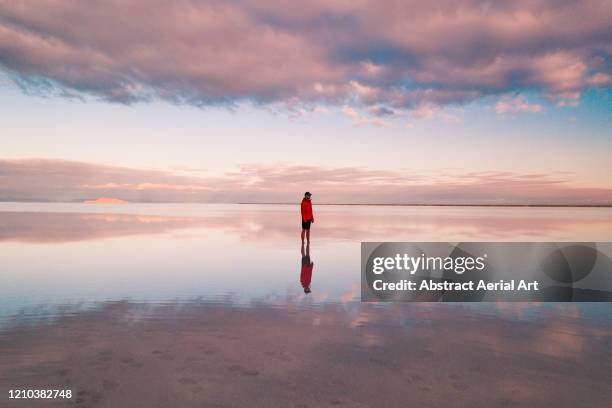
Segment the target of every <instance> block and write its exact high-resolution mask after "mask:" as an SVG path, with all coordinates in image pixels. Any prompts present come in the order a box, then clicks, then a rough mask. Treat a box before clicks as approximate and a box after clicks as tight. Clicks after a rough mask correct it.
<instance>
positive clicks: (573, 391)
mask: <svg viewBox="0 0 612 408" xmlns="http://www.w3.org/2000/svg"><path fill="white" fill-rule="evenodd" d="M315 211H316V223H315V224H314V225H313V229H312V244H311V246H310V257H311V260H312V261H313V263H314V267H313V277H312V283H311V288H312V293H311V294H310V295H306V294H304V293H303V290H302V287H301V285H300V269H301V260H302V253H301V248H300V246H301V245H300V238H299V235H300V218H299V208H298V206H297V205H296V206H295V207H293V206H284V205H283V206H280V205H279V206H275V205H183V204H181V205H161V204H142V205H141V204H129V205H85V204H23V203H4V204H0V259H2V265H1V267H0V268H1V269H0V274H1V277H2V285H1V286H0V354H1V355H2V356H3V364H2V367H1V368H0V392H2V398H4V396H5V395H6V390H8V389H9V388H14V387H24V386H30V387H34V386H37V385H38V386H40V385H55V386H62V387H71V388H72V389H74V390H75V393H78V395H77V396H76V397H75V399H73V400H72V401H70V404H72V403H76V404H77V405H78V406H100V407H106V406H113V407H114V406H131V407H133V406H143V407H144V406H146V407H151V406H159V407H166V406H171V405H176V406H194V407H195V406H198V407H199V406H215V407H232V406H247V405H248V406H255V407H257V406H261V407H270V406H283V407H286V406H296V407H298V406H299V407H304V406H313V407H314V406H317V407H318V406H340V405H343V406H351V407H353V406H371V407H378V406H405V405H406V403H407V401H419V405H422V406H442V405H444V406H513V405H517V406H524V405H529V406H534V405H535V406H538V405H540V406H547V405H556V406H605V404H606V401H610V400H612V391H611V388H610V387H609V384H610V383H612V377H611V374H610V373H611V372H612V340H611V338H612V324H611V320H612V319H610V316H612V313H611V312H612V308H611V307H610V305H609V304H501V303H500V304H470V305H467V304H465V305H462V304H457V305H450V304H376V305H364V304H361V303H360V302H359V277H360V272H359V268H360V266H359V260H360V256H359V251H360V242H361V241H438V240H441V241H453V242H454V241H611V240H612V209H607V208H490V207H487V208H478V207H474V208H470V207H370V206H367V207H352V206H351V207H346V206H319V207H315ZM0 401H2V402H3V403H4V402H6V403H7V404H9V405H10V406H24V405H23V403H21V404H19V403H18V402H16V401H8V400H0ZM45 403H46V404H45V405H40V406H65V405H66V404H67V402H66V401H45ZM0 405H1V404H0Z"/></svg>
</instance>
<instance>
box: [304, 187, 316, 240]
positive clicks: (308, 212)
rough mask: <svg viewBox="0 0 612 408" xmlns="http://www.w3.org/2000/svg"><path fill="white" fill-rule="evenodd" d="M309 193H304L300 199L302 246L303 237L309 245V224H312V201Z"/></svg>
mask: <svg viewBox="0 0 612 408" xmlns="http://www.w3.org/2000/svg"><path fill="white" fill-rule="evenodd" d="M311 196H312V194H310V192H308V191H307V192H306V193H304V198H303V199H302V245H304V236H306V241H307V242H308V244H310V224H312V223H313V222H314V215H313V214H312V201H310V197H311Z"/></svg>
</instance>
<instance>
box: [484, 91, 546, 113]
mask: <svg viewBox="0 0 612 408" xmlns="http://www.w3.org/2000/svg"><path fill="white" fill-rule="evenodd" d="M493 110H494V111H495V112H496V113H498V114H505V113H518V112H529V113H537V112H541V111H542V105H539V104H537V103H534V104H530V103H528V102H527V101H526V100H525V98H523V97H522V96H521V95H518V96H515V97H503V98H501V99H500V100H499V102H497V103H496V104H495V106H494V107H493Z"/></svg>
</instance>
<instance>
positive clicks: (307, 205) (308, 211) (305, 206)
mask: <svg viewBox="0 0 612 408" xmlns="http://www.w3.org/2000/svg"><path fill="white" fill-rule="evenodd" d="M308 220H310V221H313V222H314V215H312V202H311V201H310V200H307V199H305V198H304V199H302V221H304V222H306V221H308Z"/></svg>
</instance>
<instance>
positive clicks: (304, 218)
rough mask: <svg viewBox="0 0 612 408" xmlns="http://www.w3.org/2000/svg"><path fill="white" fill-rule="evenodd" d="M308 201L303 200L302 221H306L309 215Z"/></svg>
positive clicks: (301, 206) (301, 208)
mask: <svg viewBox="0 0 612 408" xmlns="http://www.w3.org/2000/svg"><path fill="white" fill-rule="evenodd" d="M305 204H306V203H305V202H303V201H302V204H301V205H300V211H301V213H302V221H306V216H307V215H308V214H307V212H308V210H306V205H305Z"/></svg>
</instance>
